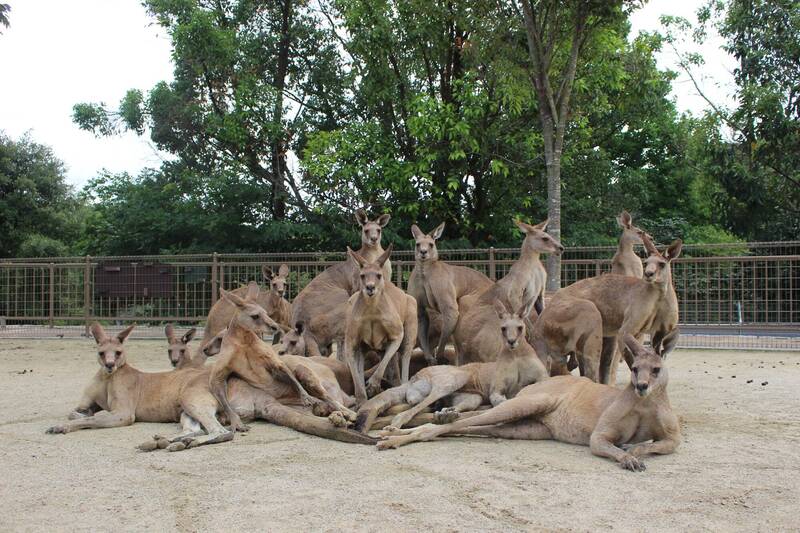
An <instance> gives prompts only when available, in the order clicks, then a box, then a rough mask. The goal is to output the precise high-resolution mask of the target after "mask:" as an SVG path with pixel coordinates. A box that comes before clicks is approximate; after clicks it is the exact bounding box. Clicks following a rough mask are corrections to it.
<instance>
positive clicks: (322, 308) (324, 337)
mask: <svg viewBox="0 0 800 533" xmlns="http://www.w3.org/2000/svg"><path fill="white" fill-rule="evenodd" d="M390 219H391V215H381V216H379V217H378V218H377V219H375V220H369V218H368V217H367V214H366V212H364V210H363V209H359V210H358V211H356V221H357V222H358V224H359V225H360V226H361V248H359V249H358V254H359V255H360V256H361V257H363V258H365V259H366V260H367V261H375V260H376V259H377V258H378V257H380V256H381V254H383V252H384V250H383V247H382V246H381V235H382V233H383V228H384V227H386V225H387V224H388V223H389V220H390ZM383 275H384V276H386V279H391V278H392V267H391V262H390V261H388V260H387V261H386V262H385V263H384V265H383ZM358 283H359V281H358V266H357V265H356V264H355V263H353V262H352V261H350V260H349V259H347V260H345V261H343V262H341V263H338V264H336V265H333V266H331V267H328V268H327V269H325V271H324V272H322V273H321V274H319V275H318V276H317V277H315V278H314V279H313V280H311V282H310V283H309V284H308V285H306V286H305V288H304V289H303V290H302V291H300V294H298V295H297V298H295V299H294V302H292V317H291V320H290V325H291V327H292V328H293V329H294V331H295V333H296V334H298V335H302V336H303V346H304V348H305V349H306V351H307V354H308V355H311V356H314V355H317V356H320V355H322V354H323V351H324V352H325V353H330V349H329V347H330V346H331V345H332V344H334V343H336V345H337V346H336V347H337V352H338V353H341V352H342V350H341V349H340V348H341V343H342V341H343V339H344V323H345V310H346V307H347V300H348V299H349V298H350V295H352V294H353V293H355V292H357V291H358V288H359V284H358ZM284 346H285V348H289V347H288V346H286V345H284ZM288 353H293V354H296V355H301V354H299V353H296V352H294V351H290V352H288Z"/></svg>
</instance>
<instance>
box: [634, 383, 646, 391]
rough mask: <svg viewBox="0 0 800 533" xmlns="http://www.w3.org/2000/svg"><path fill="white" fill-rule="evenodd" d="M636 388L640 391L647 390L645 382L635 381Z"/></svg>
mask: <svg viewBox="0 0 800 533" xmlns="http://www.w3.org/2000/svg"><path fill="white" fill-rule="evenodd" d="M636 390H638V391H640V392H644V391H646V390H647V383H637V384H636Z"/></svg>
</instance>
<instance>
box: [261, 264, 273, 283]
mask: <svg viewBox="0 0 800 533" xmlns="http://www.w3.org/2000/svg"><path fill="white" fill-rule="evenodd" d="M261 275H262V276H264V279H265V280H267V281H269V280H271V279H272V278H273V277H274V276H275V273H274V272H272V269H271V268H270V267H268V266H267V265H264V266H262V267H261Z"/></svg>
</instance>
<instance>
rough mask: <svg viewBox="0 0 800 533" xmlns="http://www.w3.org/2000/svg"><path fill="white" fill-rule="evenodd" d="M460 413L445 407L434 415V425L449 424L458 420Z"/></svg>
mask: <svg viewBox="0 0 800 533" xmlns="http://www.w3.org/2000/svg"><path fill="white" fill-rule="evenodd" d="M458 416H459V415H458V411H457V410H456V408H455V407H445V408H444V409H440V410H438V411H436V412H435V413H433V423H434V424H449V423H450V422H455V421H456V420H458Z"/></svg>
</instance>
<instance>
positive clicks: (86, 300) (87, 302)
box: [83, 255, 92, 337]
mask: <svg viewBox="0 0 800 533" xmlns="http://www.w3.org/2000/svg"><path fill="white" fill-rule="evenodd" d="M91 277H92V257H91V256H89V255H87V256H86V262H85V263H84V265H83V322H84V325H85V328H86V330H85V332H84V333H85V334H86V336H87V337H88V336H89V312H90V310H91V309H90V308H91V305H92V302H91V299H92V291H91V285H90V284H91V280H90V278H91Z"/></svg>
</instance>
